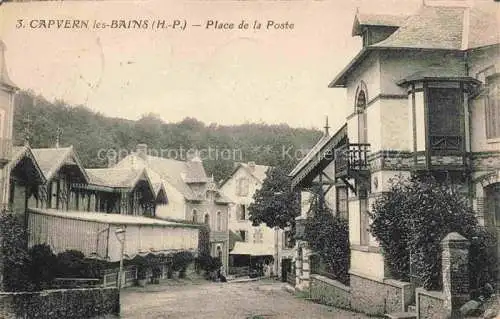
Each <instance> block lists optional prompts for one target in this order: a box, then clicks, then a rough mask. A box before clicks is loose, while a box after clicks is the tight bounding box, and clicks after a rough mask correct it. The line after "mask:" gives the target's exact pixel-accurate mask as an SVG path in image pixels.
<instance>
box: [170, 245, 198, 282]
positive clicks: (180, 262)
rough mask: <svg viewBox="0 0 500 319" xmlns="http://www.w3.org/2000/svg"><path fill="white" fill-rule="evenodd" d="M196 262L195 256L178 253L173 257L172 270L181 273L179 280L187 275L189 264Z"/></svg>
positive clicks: (182, 252)
mask: <svg viewBox="0 0 500 319" xmlns="http://www.w3.org/2000/svg"><path fill="white" fill-rule="evenodd" d="M193 261H194V256H193V254H192V253H191V252H189V251H181V252H177V253H175V254H174V255H173V257H172V270H173V271H178V272H179V278H183V277H184V276H185V275H186V270H187V267H188V266H189V264H191V263H192V262H193Z"/></svg>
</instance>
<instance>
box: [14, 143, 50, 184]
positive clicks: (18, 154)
mask: <svg viewBox="0 0 500 319" xmlns="http://www.w3.org/2000/svg"><path fill="white" fill-rule="evenodd" d="M23 157H28V158H29V159H31V162H32V163H33V169H34V170H35V172H36V175H37V177H38V178H39V181H40V183H42V184H43V183H45V182H46V178H45V174H44V173H43V171H42V169H41V168H40V165H39V163H38V162H37V160H36V159H35V155H34V154H33V152H32V150H31V148H29V147H28V146H14V147H12V153H11V157H10V161H9V163H8V164H7V165H8V166H9V168H10V169H11V170H12V169H14V168H15V167H16V165H17V164H18V163H19V161H21V160H22V158H23Z"/></svg>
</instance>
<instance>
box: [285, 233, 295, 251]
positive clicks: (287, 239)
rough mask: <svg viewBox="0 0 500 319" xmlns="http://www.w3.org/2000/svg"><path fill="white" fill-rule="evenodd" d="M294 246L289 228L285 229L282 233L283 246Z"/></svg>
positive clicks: (288, 247)
mask: <svg viewBox="0 0 500 319" xmlns="http://www.w3.org/2000/svg"><path fill="white" fill-rule="evenodd" d="M294 247H295V238H294V236H293V233H292V231H291V230H286V231H285V232H284V233H283V248H284V249H290V248H294Z"/></svg>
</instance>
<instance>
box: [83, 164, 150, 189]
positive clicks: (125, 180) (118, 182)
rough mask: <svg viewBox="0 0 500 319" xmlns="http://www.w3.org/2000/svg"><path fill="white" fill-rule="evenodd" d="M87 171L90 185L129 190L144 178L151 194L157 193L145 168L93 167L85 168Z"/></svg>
mask: <svg viewBox="0 0 500 319" xmlns="http://www.w3.org/2000/svg"><path fill="white" fill-rule="evenodd" d="M87 173H88V175H89V177H90V180H89V186H90V187H92V186H100V187H105V188H110V189H117V188H121V189H128V190H131V189H133V188H134V187H135V186H136V185H137V183H138V182H139V181H140V180H145V181H146V182H147V184H148V186H149V189H150V191H151V194H154V195H155V196H156V195H157V193H156V191H155V187H154V186H153V184H152V183H151V180H150V178H149V176H148V174H147V171H146V169H145V168H142V169H132V168H123V169H120V168H114V167H113V168H95V169H87Z"/></svg>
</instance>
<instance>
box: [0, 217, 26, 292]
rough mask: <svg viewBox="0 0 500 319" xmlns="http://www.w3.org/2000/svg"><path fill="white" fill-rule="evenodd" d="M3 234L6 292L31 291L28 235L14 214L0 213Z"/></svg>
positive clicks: (0, 225)
mask: <svg viewBox="0 0 500 319" xmlns="http://www.w3.org/2000/svg"><path fill="white" fill-rule="evenodd" d="M0 231H1V234H2V242H1V244H2V246H1V249H2V255H3V256H2V258H3V267H4V269H3V275H4V277H3V284H4V289H5V290H6V291H30V290H32V289H33V288H34V287H33V284H32V283H31V281H30V278H29V276H28V271H29V265H30V257H29V255H28V243H27V240H26V239H27V233H26V230H25V228H24V225H23V223H22V222H20V221H19V219H18V218H17V217H16V216H15V215H14V214H13V213H12V212H7V211H2V212H1V213H0Z"/></svg>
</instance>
